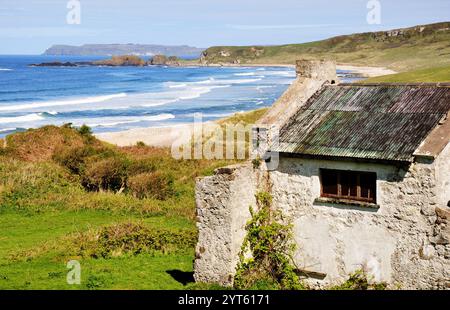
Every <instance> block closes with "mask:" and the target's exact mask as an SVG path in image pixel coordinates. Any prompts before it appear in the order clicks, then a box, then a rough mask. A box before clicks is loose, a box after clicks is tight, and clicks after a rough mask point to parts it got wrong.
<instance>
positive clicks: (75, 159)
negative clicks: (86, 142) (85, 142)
mask: <svg viewBox="0 0 450 310" xmlns="http://www.w3.org/2000/svg"><path fill="white" fill-rule="evenodd" d="M96 153H97V150H96V149H95V148H94V147H92V146H81V147H61V148H59V149H57V150H56V152H55V154H54V155H53V160H54V161H55V162H56V163H58V164H60V165H61V166H63V167H66V168H67V169H69V171H70V172H72V173H74V174H78V175H80V174H81V173H82V170H83V166H84V163H85V160H86V158H88V157H89V156H92V155H94V154H96Z"/></svg>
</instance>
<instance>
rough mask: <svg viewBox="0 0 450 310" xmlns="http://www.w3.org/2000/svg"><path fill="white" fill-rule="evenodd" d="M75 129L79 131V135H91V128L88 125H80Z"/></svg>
mask: <svg viewBox="0 0 450 310" xmlns="http://www.w3.org/2000/svg"><path fill="white" fill-rule="evenodd" d="M77 131H78V132H79V133H80V135H82V136H91V135H92V130H91V128H90V127H89V126H87V125H82V126H81V127H80V128H78V129H77Z"/></svg>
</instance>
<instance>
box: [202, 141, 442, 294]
mask: <svg viewBox="0 0 450 310" xmlns="http://www.w3.org/2000/svg"><path fill="white" fill-rule="evenodd" d="M442 155H443V156H444V155H445V156H447V155H448V149H446V152H445V154H444V153H443V154H442ZM443 159H444V158H440V159H438V160H436V161H434V162H433V161H425V162H416V163H413V164H411V165H410V166H395V165H388V164H379V163H363V162H350V161H332V160H317V159H300V158H288V157H281V158H280V165H279V167H278V169H277V170H276V171H271V172H270V173H269V174H268V176H269V177H268V180H267V178H264V180H265V181H266V182H267V181H269V182H270V184H271V191H272V196H273V199H274V207H275V208H278V209H280V210H282V212H283V214H284V215H285V216H286V218H287V219H290V220H291V221H292V222H293V224H294V235H295V241H296V242H297V244H298V251H297V253H296V255H295V261H296V265H297V266H298V268H300V269H301V270H303V271H306V272H310V273H312V274H316V275H323V276H324V278H321V279H313V278H311V279H309V280H308V282H309V283H310V284H311V285H313V286H316V287H326V286H328V285H333V284H338V283H341V282H342V281H344V280H345V279H346V278H347V277H348V275H349V274H350V273H352V272H353V271H355V270H358V269H364V270H365V271H367V272H368V273H369V274H370V275H372V276H373V280H375V281H386V282H388V283H389V284H390V287H391V288H397V287H399V288H402V289H445V288H449V285H450V283H449V279H450V244H449V239H450V235H449V234H450V208H448V207H447V206H445V205H442V203H441V202H442V201H444V200H445V199H443V198H442V196H443V195H444V196H448V195H449V192H448V191H445V192H442V191H441V189H442V185H439V184H441V183H442V181H441V179H440V178H441V175H442V174H443V173H442V172H441V171H438V170H436V167H438V168H442V167H441V165H442V162H441V160H443ZM447 163H448V161H447ZM320 168H328V169H342V170H354V171H369V172H376V173H377V204H378V205H379V208H378V209H374V208H361V207H358V206H350V205H341V204H330V203H325V202H320V201H318V200H317V198H319V197H320V180H319V169H320ZM261 175H263V172H262V170H254V169H253V168H252V167H251V165H250V164H246V165H240V166H231V167H226V168H222V169H219V170H217V171H216V174H215V175H214V176H211V177H207V178H203V179H201V180H199V182H198V183H197V192H196V198H197V210H198V228H199V234H200V235H199V243H198V245H197V249H196V261H195V279H196V280H197V281H200V282H208V283H219V284H222V285H232V280H233V276H234V274H235V269H236V266H237V263H238V253H239V250H240V247H241V244H242V241H243V238H244V236H245V233H246V232H245V223H246V222H247V221H248V220H249V218H250V214H249V206H251V205H253V206H254V205H255V204H256V201H255V197H254V195H255V193H256V192H257V190H258V188H259V184H261V183H262V180H263V178H262V177H261ZM444 175H447V174H444ZM444 183H445V184H447V183H446V182H444Z"/></svg>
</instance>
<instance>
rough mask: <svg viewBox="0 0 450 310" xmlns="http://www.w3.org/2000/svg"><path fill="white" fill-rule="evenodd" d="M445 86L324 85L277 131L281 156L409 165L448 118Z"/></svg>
mask: <svg viewBox="0 0 450 310" xmlns="http://www.w3.org/2000/svg"><path fill="white" fill-rule="evenodd" d="M449 109H450V87H449V86H448V85H440V86H439V85H437V84H426V85H406V84H403V85H400V84H396V85H394V84H390V85H388V84H374V85H350V84H342V85H340V86H325V87H323V88H322V89H321V90H319V91H318V92H317V93H316V94H315V95H314V96H312V97H311V98H310V99H309V100H308V102H307V103H306V104H305V106H303V107H302V108H301V109H300V110H299V111H298V112H297V113H296V114H295V115H294V116H293V117H292V118H291V119H290V120H289V121H288V122H287V123H286V124H285V125H284V126H283V128H282V129H281V132H280V140H279V143H277V144H276V145H273V147H272V149H273V150H274V151H278V152H281V153H291V154H299V155H310V156H330V157H346V158H360V159H372V160H389V161H402V162H408V161H412V158H413V154H414V151H415V150H416V149H417V148H418V147H419V145H420V144H421V142H422V141H423V140H425V138H426V137H427V136H428V134H429V133H430V132H431V131H432V130H433V129H434V128H435V127H436V126H437V125H438V124H439V122H440V121H441V120H442V119H443V118H444V117H445V116H446V115H447V112H448V111H449Z"/></svg>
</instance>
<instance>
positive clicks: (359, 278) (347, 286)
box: [330, 270, 387, 291]
mask: <svg viewBox="0 0 450 310" xmlns="http://www.w3.org/2000/svg"><path fill="white" fill-rule="evenodd" d="M386 287H387V284H386V283H384V282H381V283H374V282H372V281H370V279H369V276H368V275H367V274H366V272H364V271H363V270H357V271H355V272H354V273H352V274H351V275H350V276H349V278H348V280H347V281H345V282H344V283H342V284H341V285H338V286H334V287H331V288H330V289H331V290H359V291H366V290H385V289H386Z"/></svg>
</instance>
